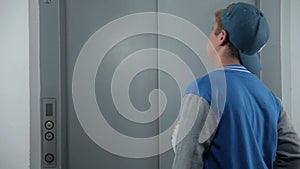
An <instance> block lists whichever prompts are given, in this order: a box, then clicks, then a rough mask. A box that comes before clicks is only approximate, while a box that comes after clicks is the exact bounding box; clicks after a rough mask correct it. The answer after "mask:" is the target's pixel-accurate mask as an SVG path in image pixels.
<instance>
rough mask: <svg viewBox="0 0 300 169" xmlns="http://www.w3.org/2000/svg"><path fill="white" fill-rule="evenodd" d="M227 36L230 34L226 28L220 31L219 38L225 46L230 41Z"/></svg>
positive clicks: (220, 43)
mask: <svg viewBox="0 0 300 169" xmlns="http://www.w3.org/2000/svg"><path fill="white" fill-rule="evenodd" d="M227 36H228V34H227V32H226V30H224V29H223V30H222V31H221V32H220V33H219V35H218V38H219V45H220V46H224V45H225V44H226V43H227V41H228V37H227Z"/></svg>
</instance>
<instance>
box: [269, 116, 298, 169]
mask: <svg viewBox="0 0 300 169" xmlns="http://www.w3.org/2000/svg"><path fill="white" fill-rule="evenodd" d="M274 168H275V169H300V139H299V136H298V134H297V133H296V131H295V130H294V128H293V125H292V123H291V121H290V120H289V118H288V115H287V113H286V112H285V111H282V113H281V116H280V119H279V122H278V146H277V152H276V159H275V162H274Z"/></svg>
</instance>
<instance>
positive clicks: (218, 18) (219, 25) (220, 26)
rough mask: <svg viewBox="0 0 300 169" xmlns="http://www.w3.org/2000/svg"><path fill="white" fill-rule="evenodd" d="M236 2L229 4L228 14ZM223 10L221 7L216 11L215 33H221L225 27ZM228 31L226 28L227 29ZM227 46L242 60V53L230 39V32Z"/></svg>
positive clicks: (233, 54) (234, 56) (232, 54)
mask: <svg viewBox="0 0 300 169" xmlns="http://www.w3.org/2000/svg"><path fill="white" fill-rule="evenodd" d="M233 6H234V4H231V5H229V6H228V10H227V13H226V15H229V14H230V12H231V10H232V8H233ZM223 11H224V9H220V10H218V11H217V12H216V13H215V19H216V22H217V29H216V32H215V35H219V34H220V33H221V31H222V30H223V29H224V28H223V24H222V14H223ZM225 31H226V30H225ZM226 40H227V43H226V45H227V47H228V49H229V52H230V56H232V57H233V58H237V59H239V60H240V62H241V59H240V54H239V51H238V49H237V48H236V47H235V46H234V45H233V44H232V43H231V42H230V41H229V38H228V34H227V39H226Z"/></svg>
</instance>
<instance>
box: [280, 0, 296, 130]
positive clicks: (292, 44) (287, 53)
mask: <svg viewBox="0 0 300 169" xmlns="http://www.w3.org/2000/svg"><path fill="white" fill-rule="evenodd" d="M281 5H282V6H281V28H282V32H281V40H282V41H281V42H282V47H281V48H282V51H281V61H282V73H281V74H282V97H283V104H284V105H285V108H286V110H287V111H288V112H289V114H290V116H291V118H292V121H293V123H294V127H295V128H296V130H297V131H298V133H299V134H300V104H299V103H300V97H299V96H300V76H299V73H298V72H299V64H300V57H299V46H300V33H299V30H300V23H299V17H300V11H299V9H298V7H299V6H300V1H299V0H289V1H286V0H281Z"/></svg>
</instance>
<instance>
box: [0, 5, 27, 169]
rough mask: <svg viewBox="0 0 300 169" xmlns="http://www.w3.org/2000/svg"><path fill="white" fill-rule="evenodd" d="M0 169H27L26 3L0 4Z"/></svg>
mask: <svg viewBox="0 0 300 169" xmlns="http://www.w3.org/2000/svg"><path fill="white" fill-rule="evenodd" d="M0 23H1V24H0V78H1V81H0V168H1V169H29V117H30V116H29V32H28V2H27V0H0Z"/></svg>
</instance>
